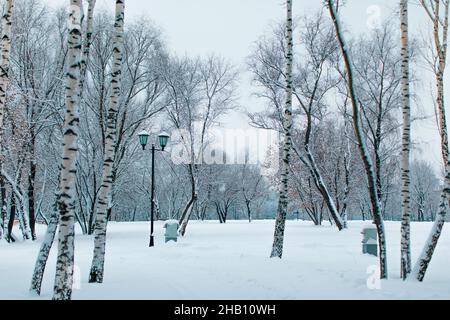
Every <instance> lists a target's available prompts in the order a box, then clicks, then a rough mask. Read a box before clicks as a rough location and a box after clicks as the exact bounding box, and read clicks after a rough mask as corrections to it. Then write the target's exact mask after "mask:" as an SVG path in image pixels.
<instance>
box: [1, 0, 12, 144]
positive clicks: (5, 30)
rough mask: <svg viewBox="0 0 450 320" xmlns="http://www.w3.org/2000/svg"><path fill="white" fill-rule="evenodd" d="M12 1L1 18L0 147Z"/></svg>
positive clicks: (7, 73)
mask: <svg viewBox="0 0 450 320" xmlns="http://www.w3.org/2000/svg"><path fill="white" fill-rule="evenodd" d="M13 9H14V0H7V1H6V8H5V13H4V14H3V17H2V32H1V39H0V45H1V48H0V50H1V52H0V147H1V145H2V142H3V141H2V136H3V135H2V130H3V129H2V128H3V119H4V115H5V104H6V91H7V89H8V85H9V56H10V52H11V27H12V16H13Z"/></svg>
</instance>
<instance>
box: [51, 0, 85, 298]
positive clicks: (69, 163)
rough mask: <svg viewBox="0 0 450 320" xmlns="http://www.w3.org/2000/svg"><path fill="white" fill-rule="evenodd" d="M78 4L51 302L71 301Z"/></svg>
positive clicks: (78, 6)
mask: <svg viewBox="0 0 450 320" xmlns="http://www.w3.org/2000/svg"><path fill="white" fill-rule="evenodd" d="M81 1H82V0H70V14H69V21H68V25H69V37H68V47H69V50H68V70H67V74H66V82H67V84H66V114H65V119H64V127H63V134H64V137H63V152H62V166H61V172H60V185H59V192H58V197H57V198H58V199H57V208H58V211H59V232H58V258H57V261H56V276H55V285H54V293H53V299H54V300H70V299H71V297H72V284H73V268H74V250H75V243H74V240H75V239H74V238H75V232H74V226H75V194H76V190H75V184H76V173H77V169H76V158H77V154H78V125H79V118H78V108H79V92H78V89H79V78H80V60H81V15H82V12H83V10H82V2H81Z"/></svg>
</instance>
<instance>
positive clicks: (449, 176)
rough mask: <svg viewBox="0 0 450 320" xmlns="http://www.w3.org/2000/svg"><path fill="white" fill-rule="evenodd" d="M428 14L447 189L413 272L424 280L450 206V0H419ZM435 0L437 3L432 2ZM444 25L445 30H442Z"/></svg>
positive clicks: (445, 185) (419, 278) (416, 276)
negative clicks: (449, 83) (449, 108)
mask: <svg viewBox="0 0 450 320" xmlns="http://www.w3.org/2000/svg"><path fill="white" fill-rule="evenodd" d="M441 1H442V3H443V4H444V18H443V19H442V18H441V13H440V12H441V11H440V8H441ZM420 2H421V4H422V6H423V7H424V9H425V10H426V12H427V14H428V16H429V17H430V18H431V20H432V21H433V25H434V31H433V36H434V42H435V47H436V53H437V61H438V62H437V63H438V66H437V70H436V74H435V75H436V90H437V109H438V114H439V132H440V135H441V148H442V158H443V161H444V165H445V181H444V190H443V191H442V194H441V204H440V207H439V213H438V214H437V216H436V220H435V222H434V225H433V228H432V230H431V233H430V235H429V237H428V240H427V242H426V243H425V246H424V248H423V251H422V253H421V255H420V257H419V260H418V262H417V263H416V265H415V266H414V270H413V271H412V274H411V275H412V276H413V277H414V278H415V279H417V280H419V281H423V279H424V278H425V274H426V272H427V269H428V266H429V264H430V262H431V259H432V258H433V254H434V250H435V249H436V246H437V244H438V241H439V238H440V236H441V233H442V229H443V227H444V224H445V218H446V215H447V210H448V206H449V195H450V163H449V154H448V151H449V147H448V131H447V119H446V118H447V115H446V111H445V102H444V97H445V95H444V72H445V68H446V61H447V41H448V17H449V5H450V3H449V2H450V1H444V0H434V3H433V2H431V1H430V4H431V8H430V7H429V6H428V5H427V4H426V3H425V0H421V1H420ZM433 4H434V5H433ZM441 27H442V34H441V31H440V30H441Z"/></svg>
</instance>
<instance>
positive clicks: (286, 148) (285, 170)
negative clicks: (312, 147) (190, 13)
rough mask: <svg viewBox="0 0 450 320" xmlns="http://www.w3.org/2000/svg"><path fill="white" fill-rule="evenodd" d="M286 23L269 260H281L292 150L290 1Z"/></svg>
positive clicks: (288, 0)
mask: <svg viewBox="0 0 450 320" xmlns="http://www.w3.org/2000/svg"><path fill="white" fill-rule="evenodd" d="M286 4H287V22H286V106H285V111H284V124H283V127H284V135H285V136H284V145H283V156H282V162H281V185H280V197H279V200H278V212H277V219H276V222H275V233H274V239H273V246H272V253H271V255H270V256H271V258H276V257H278V258H280V259H281V258H282V256H283V243H284V230H285V226H286V215H287V209H288V182H289V162H290V157H291V149H292V138H291V132H292V94H293V88H292V69H293V68H292V64H293V50H294V43H293V24H292V0H287V1H286Z"/></svg>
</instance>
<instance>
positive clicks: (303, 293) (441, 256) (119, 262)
mask: <svg viewBox="0 0 450 320" xmlns="http://www.w3.org/2000/svg"><path fill="white" fill-rule="evenodd" d="M273 225H274V223H273V222H272V221H255V222H253V223H252V224H249V223H247V222H244V221H242V222H229V223H227V224H226V225H220V224H219V223H218V222H207V223H197V222H192V223H191V224H190V225H189V227H188V233H187V237H186V238H185V239H181V240H180V241H179V242H178V243H177V244H175V243H169V244H164V242H163V229H162V223H158V224H157V225H156V231H157V233H156V235H157V238H156V246H155V247H154V248H148V230H149V224H148V223H111V224H110V225H109V231H108V232H109V233H108V242H107V243H108V244H107V257H106V274H105V283H104V284H103V285H96V284H94V285H92V284H88V283H87V277H88V272H89V266H90V259H91V255H92V248H93V241H92V238H91V237H88V236H77V241H76V264H77V270H79V273H80V275H81V281H80V283H77V284H76V286H77V288H76V290H75V291H74V296H73V298H74V299H450V272H448V266H449V262H450V250H449V249H450V230H449V229H448V228H447V229H445V231H444V234H443V236H442V238H441V241H440V243H439V247H438V249H437V251H436V254H435V258H434V259H433V261H432V264H431V266H430V269H429V273H428V275H427V278H426V279H425V282H424V283H416V282H407V283H403V282H402V281H401V280H399V276H398V275H399V250H400V249H399V243H400V238H399V229H400V224H399V223H387V224H386V228H387V231H388V245H389V247H388V251H389V260H388V263H389V267H390V270H389V271H390V277H391V279H390V280H389V281H382V282H381V289H379V290H371V289H369V288H368V286H367V279H368V278H369V277H370V276H371V275H370V274H368V273H367V271H368V269H369V271H371V266H372V269H373V266H374V265H376V264H377V258H375V257H371V256H368V255H363V254H362V253H361V235H360V231H361V229H362V227H363V226H364V225H367V223H363V222H352V223H350V228H349V230H347V231H344V232H338V231H336V230H335V229H334V228H331V227H328V226H326V227H314V226H312V225H311V223H309V222H297V221H290V222H288V225H287V231H286V242H285V252H284V257H283V259H282V260H278V259H269V258H268V255H269V253H270V248H271V244H272V234H273ZM430 228H431V224H428V223H422V224H414V225H413V228H412V232H413V233H412V242H413V259H416V258H417V255H418V253H419V251H420V250H421V248H422V245H423V243H424V241H425V239H426V237H427V235H428V231H429V229H430ZM38 231H39V234H40V239H42V236H43V233H44V231H45V229H44V228H43V227H40V228H39V230H38ZM38 249H39V243H16V244H13V245H9V244H7V243H6V242H4V241H1V242H0V299H32V298H34V297H32V296H30V294H29V293H28V291H27V289H28V286H29V282H30V277H31V272H32V269H33V266H34V260H35V257H36V255H37V251H38ZM54 254H55V252H54V251H53V252H52V255H51V257H50V262H49V266H48V269H47V273H46V276H45V279H44V285H43V295H42V297H41V298H42V299H50V298H51V291H52V281H53V276H54V269H55V255H54Z"/></svg>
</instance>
